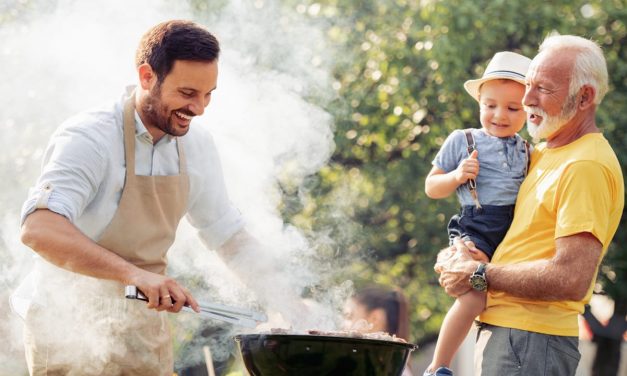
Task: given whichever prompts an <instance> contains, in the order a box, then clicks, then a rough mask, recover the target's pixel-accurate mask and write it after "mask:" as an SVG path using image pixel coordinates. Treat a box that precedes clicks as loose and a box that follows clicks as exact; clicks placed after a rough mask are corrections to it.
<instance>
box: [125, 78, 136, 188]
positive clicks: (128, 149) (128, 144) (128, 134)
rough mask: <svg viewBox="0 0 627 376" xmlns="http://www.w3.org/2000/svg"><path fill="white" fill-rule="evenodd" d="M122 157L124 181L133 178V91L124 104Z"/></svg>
mask: <svg viewBox="0 0 627 376" xmlns="http://www.w3.org/2000/svg"><path fill="white" fill-rule="evenodd" d="M123 124H124V156H125V160H126V179H127V181H128V178H129V177H131V178H132V177H134V176H135V127H134V125H135V91H134V90H133V92H132V93H131V95H130V97H129V98H128V99H127V100H126V102H124V123H123Z"/></svg>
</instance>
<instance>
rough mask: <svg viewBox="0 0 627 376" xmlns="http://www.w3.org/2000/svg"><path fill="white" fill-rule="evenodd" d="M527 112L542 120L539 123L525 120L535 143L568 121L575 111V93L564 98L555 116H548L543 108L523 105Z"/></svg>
mask: <svg viewBox="0 0 627 376" xmlns="http://www.w3.org/2000/svg"><path fill="white" fill-rule="evenodd" d="M524 108H525V111H526V112H527V114H534V115H538V116H540V117H542V122H541V123H540V124H539V125H535V124H533V123H532V122H531V121H527V131H528V132H529V135H531V137H532V138H533V142H534V143H537V142H539V141H540V140H541V139H546V138H548V137H549V136H551V135H552V134H554V133H555V132H557V131H558V130H560V129H561V128H562V127H563V126H564V125H565V124H566V123H568V122H569V121H570V120H571V119H572V118H573V117H574V116H575V113H576V112H577V94H575V95H569V96H568V98H567V99H566V103H565V104H564V107H562V111H561V112H560V114H559V115H557V116H549V115H547V113H546V112H544V110H542V109H540V108H537V107H527V106H525V107H524Z"/></svg>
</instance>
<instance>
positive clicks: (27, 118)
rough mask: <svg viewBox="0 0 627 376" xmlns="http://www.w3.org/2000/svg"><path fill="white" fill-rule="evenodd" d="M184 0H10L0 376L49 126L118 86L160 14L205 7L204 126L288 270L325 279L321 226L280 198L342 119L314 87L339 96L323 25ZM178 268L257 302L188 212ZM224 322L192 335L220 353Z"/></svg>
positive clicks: (327, 148)
mask: <svg viewBox="0 0 627 376" xmlns="http://www.w3.org/2000/svg"><path fill="white" fill-rule="evenodd" d="M211 3H212V2H207V6H211ZM174 4H179V5H174ZM180 4H186V3H184V2H167V1H165V0H163V1H154V0H136V1H131V2H129V1H123V0H107V1H87V2H80V1H69V0H68V1H57V2H56V3H55V2H50V1H43V0H41V1H30V2H29V1H14V2H11V1H9V2H8V3H5V4H4V5H2V6H0V20H3V22H2V23H0V41H2V42H1V43H0V62H1V67H2V69H0V98H1V103H2V111H0V129H1V130H2V133H3V137H2V138H0V145H1V146H2V150H3V152H2V153H1V154H0V177H1V178H2V182H1V183H0V184H1V185H2V196H1V197H0V205H1V206H0V207H1V208H2V209H3V210H2V212H3V215H4V217H3V221H2V224H3V226H2V227H1V230H0V235H1V238H0V286H1V287H3V288H2V289H0V337H1V338H3V339H4V340H3V341H2V344H0V375H4V374H20V373H23V372H24V367H25V365H24V360H23V348H22V346H23V345H22V336H21V335H22V333H21V332H22V330H21V325H22V323H21V320H20V319H19V318H18V317H17V316H16V315H14V314H12V313H11V312H10V311H9V308H8V307H9V304H8V296H9V294H10V293H11V292H12V291H13V290H14V289H15V288H16V287H17V285H18V284H19V282H20V281H21V279H22V278H23V277H24V276H25V274H26V273H27V272H28V270H29V268H30V266H31V264H32V257H33V252H32V251H31V250H30V249H28V248H26V247H25V246H23V245H22V244H21V242H20V241H19V211H20V207H21V204H22V202H23V201H24V200H25V198H26V194H27V191H28V188H29V187H30V186H32V185H33V184H34V182H35V181H36V178H37V176H38V174H39V169H40V161H41V157H42V153H43V150H44V148H45V146H46V143H47V141H48V138H49V136H50V135H51V133H52V132H53V130H54V129H55V128H56V127H57V126H58V125H59V124H60V123H61V122H62V121H63V120H64V119H65V118H67V117H69V116H70V115H72V114H74V113H76V112H78V111H82V110H85V109H88V108H90V107H93V106H95V105H98V104H101V103H103V102H107V101H111V100H113V99H115V98H118V97H119V95H120V94H121V92H122V90H123V88H124V87H125V86H126V85H127V84H132V83H134V82H135V71H134V64H133V58H134V52H135V48H136V46H137V43H138V42H139V39H140V37H141V35H142V34H143V33H144V32H145V31H146V30H147V29H148V28H149V27H151V26H153V25H154V24H156V23H158V22H161V21H164V20H167V19H173V18H184V19H191V20H195V21H198V22H200V23H203V24H204V25H206V26H207V27H208V28H209V30H211V31H212V32H214V33H215V34H216V36H217V37H218V39H219V40H220V42H221V47H222V55H221V59H220V77H219V81H218V90H217V91H216V93H215V94H214V97H213V99H212V104H211V105H210V106H209V107H208V109H207V111H206V112H205V115H204V116H203V117H201V118H199V119H198V120H197V122H196V126H203V127H208V129H209V130H210V132H211V133H212V134H213V136H214V138H215V140H216V143H217V145H218V148H219V151H220V154H221V158H222V163H223V167H224V171H225V176H226V181H227V186H228V189H229V193H230V195H231V199H232V200H233V201H234V203H235V204H236V205H237V206H238V207H239V208H240V210H241V211H242V212H243V214H244V216H245V217H246V220H247V222H248V224H249V225H248V229H249V230H250V232H251V233H252V234H253V235H254V236H256V237H257V238H258V239H259V240H260V241H261V242H263V243H264V244H265V245H267V246H268V249H269V250H270V251H271V252H272V255H273V257H276V258H278V259H280V260H281V261H282V262H284V265H285V267H284V268H281V269H282V270H283V271H291V273H290V274H289V275H287V277H286V278H290V280H291V281H292V282H293V283H294V286H296V287H297V288H304V287H309V286H315V285H316V284H318V283H320V281H322V279H323V278H324V277H323V276H321V274H320V273H321V272H322V268H323V267H326V266H328V265H331V264H332V262H329V261H328V260H327V261H326V262H320V261H314V260H315V259H316V257H315V256H316V255H315V248H314V247H313V245H312V244H311V241H312V240H311V239H312V237H311V236H309V235H308V236H305V235H303V234H302V233H301V232H300V231H298V230H297V229H296V228H294V227H291V226H286V225H285V224H284V222H283V220H282V218H281V215H280V213H279V211H278V209H277V206H278V205H279V203H280V202H281V190H280V184H282V185H284V186H290V187H298V186H299V185H301V184H302V183H303V180H304V179H305V178H306V177H307V176H309V175H311V174H313V173H315V172H316V171H317V170H318V169H319V168H320V167H321V166H323V165H324V164H325V163H326V161H327V160H328V158H329V157H330V155H331V153H332V152H333V148H334V144H333V133H332V119H331V117H330V116H329V114H327V113H326V112H325V111H324V110H323V109H321V108H320V107H317V106H315V105H313V104H311V103H310V101H309V100H308V99H307V98H309V97H312V96H315V97H317V98H319V99H320V98H323V97H325V96H328V95H332V93H331V90H330V87H331V85H330V84H331V82H330V80H331V78H330V75H329V72H330V69H329V65H330V59H331V56H332V55H331V53H330V52H329V51H327V50H326V49H325V42H324V36H323V34H322V32H321V31H320V30H319V29H318V28H316V27H315V25H312V24H311V23H310V22H309V21H307V20H306V19H303V18H302V17H301V16H300V15H299V14H298V13H297V12H295V11H294V10H293V9H286V8H283V7H282V6H281V5H280V4H278V3H277V2H274V1H262V0H256V1H254V2H252V1H237V0H234V1H232V2H231V3H229V4H227V5H226V6H225V7H223V8H220V9H215V10H211V9H210V10H209V11H206V12H202V13H201V12H197V11H195V10H194V9H193V8H190V7H188V6H184V5H180ZM2 15H8V16H10V17H11V18H4V19H3V18H1V16H2ZM201 17H202V18H201ZM321 236H322V235H321ZM170 273H171V274H173V275H175V276H177V277H180V278H181V279H182V280H185V281H186V282H187V283H189V284H190V286H189V287H190V289H192V290H193V291H194V292H195V293H196V297H197V299H203V300H213V301H219V302H223V303H225V304H231V305H242V306H251V304H253V303H250V302H251V299H253V298H254V296H253V295H252V294H251V293H250V291H249V290H247V289H246V288H244V287H243V286H242V285H241V283H239V282H238V281H237V280H236V279H234V278H233V276H232V275H231V274H230V272H229V271H228V270H227V269H226V268H225V267H224V266H223V265H222V264H221V263H220V262H219V260H218V258H217V256H216V255H215V254H214V253H212V252H210V251H207V250H206V249H204V247H203V246H202V245H201V244H200V242H199V241H198V239H196V237H195V236H194V234H193V230H192V229H191V226H189V225H188V224H187V223H183V224H182V226H181V228H180V229H179V232H178V238H177V241H176V243H175V245H174V247H173V249H172V251H171V253H170ZM348 290H349V288H348V287H347V285H346V284H344V285H342V286H339V287H338V288H337V289H335V290H331V291H325V292H318V293H317V296H318V297H319V298H320V300H322V301H323V302H324V303H325V304H324V305H326V306H332V305H334V304H337V303H338V302H340V301H342V300H343V299H344V298H345V296H346V295H347V294H348V293H349V291H348ZM253 307H254V305H253ZM257 308H260V307H257ZM329 312H330V311H329V310H328V309H327V310H325V314H328V313H329ZM174 320H175V321H176V322H177V325H181V326H184V327H186V328H195V330H196V332H197V333H198V332H200V330H201V328H202V327H203V326H206V325H207V322H203V321H201V320H199V319H198V318H197V317H195V316H193V315H185V314H180V315H177V317H175V318H174ZM209 324H214V326H215V322H212V323H209ZM213 330H216V329H215V327H214V329H213ZM228 330H230V328H228V327H227V331H226V332H224V331H222V332H221V335H213V336H211V337H210V338H202V341H205V342H203V343H201V341H198V343H193V344H192V345H191V346H202V345H203V344H207V341H209V342H208V344H209V345H210V346H212V352H213V353H214V356H215V357H216V358H224V357H225V356H226V355H228V354H227V353H224V351H230V350H229V349H228V348H229V346H232V339H231V335H232V334H233V333H231V332H229V331H228ZM177 339H181V338H177ZM221 349H225V350H223V352H222V353H221ZM182 353H185V354H187V355H186V358H185V359H177V365H178V366H182V365H183V363H190V364H193V363H199V360H200V357H201V356H202V355H201V352H200V351H197V349H194V351H187V352H186V351H184V350H181V354H182ZM190 353H193V355H189V354H190ZM181 356H182V355H181Z"/></svg>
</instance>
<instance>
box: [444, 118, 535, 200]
mask: <svg viewBox="0 0 627 376" xmlns="http://www.w3.org/2000/svg"><path fill="white" fill-rule="evenodd" d="M471 133H472V135H473V137H474V139H475V148H476V149H477V151H478V154H477V158H478V159H479V176H477V179H476V182H477V193H478V196H479V202H480V203H481V205H498V206H503V205H514V204H515V203H516V196H517V195H518V189H519V188H520V184H522V181H523V179H524V178H525V173H526V169H527V160H528V154H527V148H526V146H525V143H524V140H523V138H522V137H520V136H519V135H515V136H512V137H505V138H500V137H494V136H491V135H489V134H488V133H487V132H485V131H484V130H483V129H477V128H473V129H472V130H471ZM466 158H468V143H467V141H466V135H465V134H464V131H462V130H456V131H454V132H453V133H451V134H450V135H449V136H448V137H447V139H446V141H444V144H443V145H442V148H441V149H440V151H439V152H438V154H437V155H436V156H435V159H434V160H433V162H432V163H433V165H434V166H436V167H438V168H440V169H441V170H443V171H445V172H447V173H448V172H451V171H453V170H455V169H456V168H457V166H459V164H460V163H461V161H462V160H464V159H466ZM456 193H457V198H458V200H459V202H460V204H461V205H462V206H466V205H474V201H473V199H472V197H471V196H470V191H469V190H468V188H467V186H466V185H465V184H463V185H460V186H459V187H458V188H457V191H456Z"/></svg>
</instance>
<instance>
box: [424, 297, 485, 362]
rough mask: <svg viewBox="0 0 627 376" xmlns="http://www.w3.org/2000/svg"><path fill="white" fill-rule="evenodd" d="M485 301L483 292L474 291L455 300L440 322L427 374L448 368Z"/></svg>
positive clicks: (482, 308) (483, 307)
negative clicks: (441, 368)
mask: <svg viewBox="0 0 627 376" xmlns="http://www.w3.org/2000/svg"><path fill="white" fill-rule="evenodd" d="M485 301H486V294H485V292H479V291H476V290H471V291H469V292H468V293H466V294H464V295H462V296H460V297H459V298H457V300H456V301H455V303H454V304H453V306H452V307H451V309H449V311H448V313H447V314H446V317H445V318H444V321H443V322H442V327H441V328H440V335H439V336H438V342H437V344H436V345H435V354H434V355H433V360H432V361H431V364H430V365H429V367H428V368H427V370H428V371H429V372H433V371H435V370H436V369H437V368H438V367H448V366H450V364H451V361H452V360H453V356H455V353H456V352H457V349H458V348H459V346H460V345H461V344H462V342H463V341H464V339H465V338H466V335H468V331H469V330H470V327H471V326H472V323H473V321H474V320H475V318H476V317H477V316H478V315H479V314H480V313H481V312H482V311H483V310H484V309H485Z"/></svg>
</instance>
